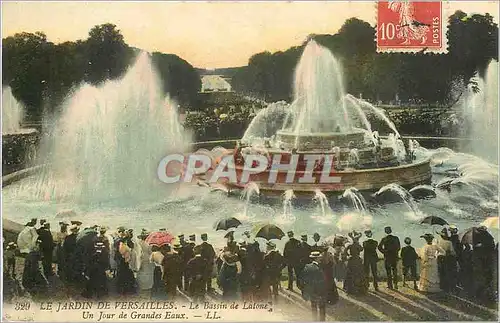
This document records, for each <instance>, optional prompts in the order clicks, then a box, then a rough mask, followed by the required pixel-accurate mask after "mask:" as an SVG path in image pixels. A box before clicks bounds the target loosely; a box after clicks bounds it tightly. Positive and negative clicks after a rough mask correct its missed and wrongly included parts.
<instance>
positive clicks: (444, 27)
mask: <svg viewBox="0 0 500 323" xmlns="http://www.w3.org/2000/svg"><path fill="white" fill-rule="evenodd" d="M419 1H420V2H441V47H439V48H428V47H422V48H404V47H401V48H397V47H379V46H378V26H377V24H378V6H379V3H380V1H379V0H377V1H375V4H374V6H375V10H374V12H375V26H376V27H375V43H376V47H377V53H407V54H418V53H420V54H447V53H448V25H449V24H448V19H449V17H450V15H451V14H452V13H451V11H450V2H449V1H448V0H446V1H441V0H437V1H436V0H432V1H422V0H419ZM412 2H417V1H412Z"/></svg>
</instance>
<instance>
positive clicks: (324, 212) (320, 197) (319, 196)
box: [313, 190, 330, 217]
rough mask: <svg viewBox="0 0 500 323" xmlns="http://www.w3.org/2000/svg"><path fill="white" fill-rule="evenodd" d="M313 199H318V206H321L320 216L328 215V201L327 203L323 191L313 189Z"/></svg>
mask: <svg viewBox="0 0 500 323" xmlns="http://www.w3.org/2000/svg"><path fill="white" fill-rule="evenodd" d="M313 199H314V200H316V201H318V203H319V206H320V208H321V216H322V217H326V216H328V215H329V210H330V203H328V198H327V197H326V195H325V193H323V192H321V191H320V190H316V191H314V197H313Z"/></svg>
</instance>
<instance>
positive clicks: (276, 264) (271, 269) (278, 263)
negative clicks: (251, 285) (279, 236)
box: [263, 241, 285, 302]
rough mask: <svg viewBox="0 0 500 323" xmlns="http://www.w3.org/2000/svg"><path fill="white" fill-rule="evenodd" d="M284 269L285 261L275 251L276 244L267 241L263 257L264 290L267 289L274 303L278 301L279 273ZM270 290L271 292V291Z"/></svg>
mask: <svg viewBox="0 0 500 323" xmlns="http://www.w3.org/2000/svg"><path fill="white" fill-rule="evenodd" d="M283 268H285V259H284V258H283V256H282V255H281V254H280V253H279V252H278V251H277V250H276V244H275V243H273V242H271V241H269V242H268V243H267V252H266V254H265V255H264V275H263V276H264V277H263V280H264V283H263V287H264V289H267V294H268V296H271V299H272V296H274V301H275V302H277V301H278V285H279V283H280V278H281V271H282V270H283ZM271 290H272V291H271Z"/></svg>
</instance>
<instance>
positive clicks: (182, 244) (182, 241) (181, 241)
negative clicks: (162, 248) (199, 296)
mask: <svg viewBox="0 0 500 323" xmlns="http://www.w3.org/2000/svg"><path fill="white" fill-rule="evenodd" d="M178 238H179V245H180V247H179V248H178V249H177V250H175V251H176V252H177V254H178V255H179V257H180V259H181V263H180V264H179V270H180V272H181V277H180V279H179V282H178V283H179V285H178V287H179V289H180V290H183V289H184V285H185V282H184V284H183V280H184V268H185V267H186V266H185V265H186V263H187V262H186V263H184V259H185V258H184V247H185V246H186V244H187V242H186V240H185V239H184V235H183V234H181V235H179V236H178ZM188 261H189V259H188Z"/></svg>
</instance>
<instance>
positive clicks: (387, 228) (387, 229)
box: [384, 227, 392, 234]
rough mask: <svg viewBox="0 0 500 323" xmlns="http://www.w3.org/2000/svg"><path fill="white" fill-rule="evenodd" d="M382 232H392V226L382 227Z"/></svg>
mask: <svg viewBox="0 0 500 323" xmlns="http://www.w3.org/2000/svg"><path fill="white" fill-rule="evenodd" d="M384 232H385V233H387V234H391V233H392V228H391V227H385V228H384Z"/></svg>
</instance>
